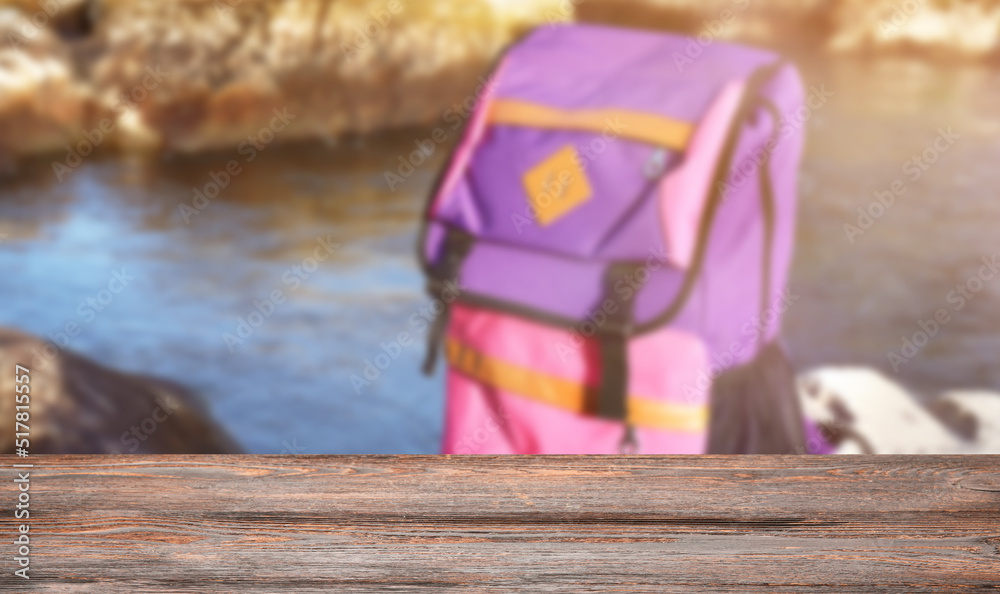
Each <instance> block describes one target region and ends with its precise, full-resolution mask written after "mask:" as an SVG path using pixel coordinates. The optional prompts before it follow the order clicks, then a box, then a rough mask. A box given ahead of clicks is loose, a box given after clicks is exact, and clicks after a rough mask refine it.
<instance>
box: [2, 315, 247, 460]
mask: <svg viewBox="0 0 1000 594" xmlns="http://www.w3.org/2000/svg"><path fill="white" fill-rule="evenodd" d="M15 365H21V366H24V367H26V368H27V369H29V370H30V372H29V373H28V374H27V375H28V380H27V382H26V383H25V382H21V384H25V385H27V386H29V388H28V398H27V399H24V400H25V403H26V404H25V403H19V404H22V405H26V406H28V407H29V408H28V409H27V410H26V411H25V410H24V409H17V410H15V406H16V404H15V401H14V394H15V389H16V387H17V386H18V385H21V384H17V383H15V373H14V370H15ZM0 369H3V371H4V372H3V373H2V374H0V394H4V395H5V397H4V398H2V399H0V417H2V418H3V419H5V421H4V422H3V423H2V424H0V443H3V444H4V445H3V448H2V450H0V451H2V453H5V454H12V453H14V447H15V441H14V437H15V436H14V431H15V428H14V419H15V417H14V415H15V412H27V413H28V414H27V415H26V416H25V417H22V418H24V419H26V422H25V425H27V427H29V429H23V428H21V429H20V431H21V432H26V433H28V447H27V450H28V451H29V452H30V453H32V454H237V453H241V451H242V450H241V448H240V446H239V445H238V444H237V443H236V441H235V440H234V439H233V438H232V437H230V436H229V435H228V434H227V432H226V431H225V430H224V429H222V427H221V426H219V425H218V424H216V423H215V422H214V421H213V420H212V419H211V417H210V416H209V415H208V413H207V412H206V409H205V408H204V406H203V405H202V403H201V402H200V401H199V399H198V398H197V397H196V396H195V395H194V394H193V393H192V392H190V391H189V390H187V389H186V388H184V387H183V386H180V385H178V384H175V383H173V382H169V381H166V380H161V379H157V378H151V377H144V376H138V375H131V374H125V373H121V372H118V371H114V370H112V369H108V368H107V367H103V366H101V365H98V364H96V363H94V362H92V361H90V360H88V359H85V358H83V357H81V356H79V355H76V354H74V353H71V352H68V351H62V350H59V349H57V348H56V347H55V346H54V345H52V343H49V342H46V341H43V340H40V339H38V338H35V337H33V336H29V335H27V334H23V333H21V332H19V331H16V330H10V329H5V328H0ZM16 375H18V376H21V375H24V374H23V373H19V374H16ZM21 392H24V390H21Z"/></svg>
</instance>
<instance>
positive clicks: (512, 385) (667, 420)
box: [445, 338, 708, 433]
mask: <svg viewBox="0 0 1000 594" xmlns="http://www.w3.org/2000/svg"><path fill="white" fill-rule="evenodd" d="M445 352H446V354H447V357H448V363H449V364H450V365H451V366H452V367H453V368H455V370H457V371H459V372H461V373H463V374H465V375H467V376H469V377H471V378H472V379H475V380H477V381H479V382H482V383H484V384H486V385H488V386H491V387H493V388H496V389H498V390H502V391H504V392H509V393H511V394H517V395H518V396H523V397H525V398H530V399H531V400H535V401H537V402H541V403H543V404H547V405H549V406H555V407H558V408H562V409H565V410H568V411H570V412H574V413H578V414H593V409H594V405H593V404H594V403H595V402H596V401H597V393H596V390H595V389H593V388H591V387H589V386H586V385H584V384H581V383H578V382H573V381H570V380H567V379H563V378H560V377H556V376H554V375H549V374H546V373H542V372H539V371H535V370H534V369H528V368H526V367H521V366H520V365H514V364H513V363H508V362H506V361H503V360H501V359H498V358H495V357H490V356H488V355H484V354H483V353H480V352H479V351H476V350H474V349H472V348H470V347H468V346H466V345H463V344H462V343H460V342H459V341H457V340H455V339H453V338H449V339H448V340H447V342H446V343H445ZM625 408H626V417H627V421H628V423H629V424H631V425H633V426H636V427H646V428H650V429H660V430H664V431H683V432H690V433H696V432H701V431H704V430H705V429H706V428H707V427H708V407H706V406H691V405H686V404H676V403H672V402H663V401H660V400H654V399H652V398H644V397H641V396H629V397H628V398H627V400H626V402H625Z"/></svg>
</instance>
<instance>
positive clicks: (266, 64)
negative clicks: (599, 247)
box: [0, 0, 1000, 173]
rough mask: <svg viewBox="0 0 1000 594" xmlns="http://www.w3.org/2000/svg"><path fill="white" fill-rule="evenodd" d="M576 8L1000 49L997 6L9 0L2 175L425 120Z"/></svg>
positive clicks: (944, 50) (710, 24)
mask: <svg viewBox="0 0 1000 594" xmlns="http://www.w3.org/2000/svg"><path fill="white" fill-rule="evenodd" d="M574 19H575V20H580V21H589V22H602V23H611V24H619V25H627V26H637V27H647V28H658V29H665V30H674V31H681V32H686V33H690V34H701V35H702V36H703V38H704V39H708V40H711V39H716V38H718V39H736V40H741V41H749V42H753V43H761V44H765V45H771V46H785V45H790V44H791V45H796V46H799V47H805V48H809V49H811V50H816V49H827V50H830V51H836V52H865V51H879V52H882V51H912V50H914V49H917V50H919V51H920V52H922V53H925V54H933V55H949V56H953V57H959V58H962V59H982V58H987V57H991V56H997V55H998V53H1000V7H998V6H995V5H994V4H992V3H989V2H987V1H986V0H982V1H979V2H958V1H957V0H956V1H941V0H938V1H931V0H898V1H890V0H875V1H872V0H803V1H801V2H798V1H792V0H766V1H765V0H761V1H760V2H749V1H748V0H709V1H703V2H695V1H693V0H543V1H540V2H533V3H525V2H500V1H491V0H475V1H471V0H436V1H434V2H416V1H414V0H380V1H375V0H343V1H338V2H333V1H327V0H319V1H310V0H172V1H169V2H157V3H153V2H129V1H125V0H45V1H41V0H6V1H0V172H2V171H4V170H5V169H6V170H10V169H11V167H12V166H13V162H14V159H15V158H16V157H17V156H21V155H30V154H38V153H52V154H54V155H56V158H57V161H58V162H59V163H62V165H63V166H64V167H66V168H69V169H72V168H73V167H74V165H73V164H74V163H77V162H79V160H80V159H81V158H85V157H86V154H89V152H91V151H94V150H107V149H128V150H134V149H137V148H142V149H149V150H163V151H172V152H195V151H202V150H210V149H219V148H225V149H228V148H233V149H235V148H237V147H238V146H239V145H240V143H243V142H254V143H256V144H261V143H262V142H265V141H266V142H270V140H269V138H271V137H274V138H277V139H278V140H280V141H292V140H301V139H324V140H327V141H329V142H336V141H337V139H339V138H341V137H343V136H345V135H352V134H367V133H370V132H373V131H376V130H380V129H386V128H394V127H402V126H408V125H422V124H426V123H428V122H431V121H433V120H436V119H439V118H440V117H441V115H442V113H443V112H444V111H445V110H447V109H448V107H449V106H451V105H452V104H454V103H455V102H456V101H459V102H460V101H462V100H463V99H464V98H466V97H468V96H469V95H470V94H471V93H473V91H474V89H475V88H476V86H477V84H478V82H479V78H480V77H481V76H482V73H483V72H484V71H485V70H487V69H488V65H489V64H490V63H491V61H492V60H493V59H494V58H495V57H496V55H497V54H498V52H499V51H500V50H501V49H502V48H503V47H504V46H505V45H506V44H507V43H509V42H510V41H511V40H512V39H514V38H515V37H516V36H517V35H518V34H519V33H520V32H521V31H523V30H525V29H527V28H529V27H531V26H535V25H539V24H544V23H551V22H557V21H568V20H574ZM276 114H287V115H286V117H285V121H284V122H283V124H284V125H283V126H282V128H281V130H280V132H276V131H275V130H274V128H273V126H270V124H271V123H272V122H273V121H274V118H275V117H276ZM269 127H270V128H271V131H270V132H265V128H269ZM261 134H263V135H264V137H263V138H262V137H261ZM64 172H65V170H64ZM57 173H58V172H57Z"/></svg>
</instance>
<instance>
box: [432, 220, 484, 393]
mask: <svg viewBox="0 0 1000 594" xmlns="http://www.w3.org/2000/svg"><path fill="white" fill-rule="evenodd" d="M447 233H448V234H447V235H446V236H445V239H444V248H443V250H442V254H441V257H440V259H439V260H438V263H437V265H436V266H434V269H433V272H434V276H432V277H431V278H429V279H428V280H427V293H428V294H429V295H430V296H431V298H433V299H439V300H441V303H442V304H443V310H442V311H441V313H440V314H438V316H437V317H436V318H434V321H433V322H432V323H431V327H430V331H429V332H428V334H427V354H426V355H425V357H424V366H423V372H424V375H431V374H432V373H434V366H435V365H436V364H437V357H438V351H439V350H440V349H441V341H442V340H443V339H444V333H445V330H446V329H447V328H448V318H449V315H450V313H451V304H450V303H449V302H448V301H446V300H445V299H444V291H445V289H447V288H449V285H450V286H451V287H454V286H456V285H457V284H458V274H459V272H460V271H461V268H462V262H463V261H465V258H466V256H468V255H469V252H470V251H471V250H472V245H473V243H475V238H474V237H473V236H472V235H469V234H468V233H463V232H461V231H458V230H455V229H449V230H448V232H447Z"/></svg>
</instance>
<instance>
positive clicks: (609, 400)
mask: <svg viewBox="0 0 1000 594" xmlns="http://www.w3.org/2000/svg"><path fill="white" fill-rule="evenodd" d="M635 272H636V265H635V264H627V263H614V264H611V265H610V266H609V267H608V270H607V272H606V273H605V275H604V298H603V299H602V300H601V302H602V303H604V302H606V301H608V300H611V301H614V302H615V303H616V304H617V306H618V307H617V308H615V311H614V313H609V314H608V319H607V322H606V323H605V325H604V326H603V327H602V328H601V329H600V330H601V331H600V332H599V334H598V343H599V349H600V356H601V383H600V385H599V387H598V390H597V411H596V412H597V416H599V417H602V418H605V419H613V420H616V421H624V420H625V417H626V413H627V411H626V408H625V398H626V396H627V395H628V356H627V354H628V352H627V347H628V337H629V335H630V334H631V331H632V325H633V324H632V321H633V319H632V305H633V301H634V295H633V296H632V297H633V298H632V299H625V298H623V296H622V295H620V294H619V293H618V292H617V291H616V290H615V288H616V287H619V288H620V287H621V286H622V282H623V281H625V280H626V277H627V276H628V275H630V274H633V273H635Z"/></svg>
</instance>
